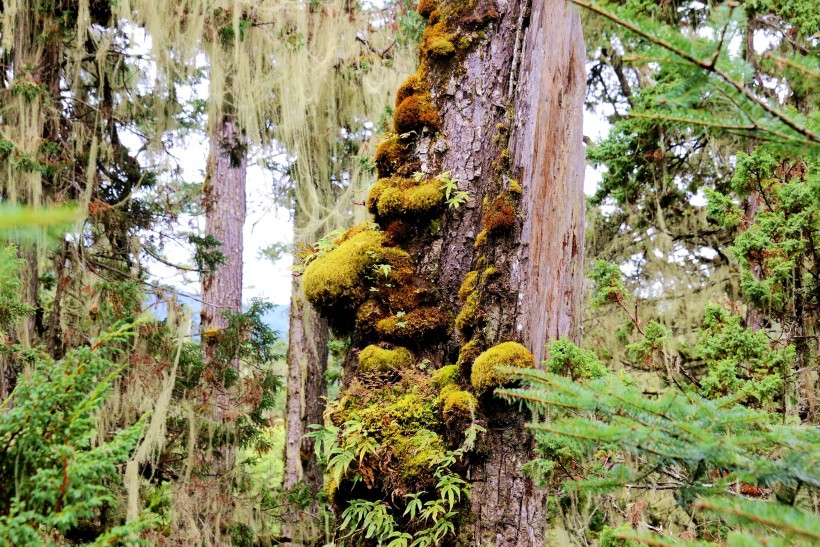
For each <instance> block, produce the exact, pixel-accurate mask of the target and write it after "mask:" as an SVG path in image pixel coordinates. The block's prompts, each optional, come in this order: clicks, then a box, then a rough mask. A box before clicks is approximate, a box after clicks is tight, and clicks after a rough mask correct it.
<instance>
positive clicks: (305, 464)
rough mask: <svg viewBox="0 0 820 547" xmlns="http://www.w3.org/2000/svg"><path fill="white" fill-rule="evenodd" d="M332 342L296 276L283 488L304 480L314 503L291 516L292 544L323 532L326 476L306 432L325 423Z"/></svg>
mask: <svg viewBox="0 0 820 547" xmlns="http://www.w3.org/2000/svg"><path fill="white" fill-rule="evenodd" d="M327 342H328V325H327V321H326V320H324V319H323V318H322V317H321V316H320V315H319V314H318V313H317V312H316V311H315V310H314V309H313V308H311V307H310V305H309V304H308V303H307V302H306V301H305V299H304V295H303V294H302V286H301V280H300V279H299V278H294V280H293V289H292V292H291V301H290V320H289V327H288V359H287V360H288V380H287V402H286V409H285V420H286V422H285V426H286V433H285V434H286V439H285V461H284V479H283V487H284V489H285V490H289V489H292V488H294V487H295V486H297V485H298V484H299V483H300V482H302V481H304V484H305V486H306V487H308V488H309V489H310V499H311V500H314V503H312V504H311V507H310V508H309V511H310V513H311V514H310V515H309V516H308V515H306V514H305V513H303V512H302V513H298V514H297V513H292V514H291V515H290V516H289V517H288V518H287V519H286V520H287V522H286V530H285V536H286V537H289V538H291V543H292V544H293V545H308V544H311V543H312V542H314V540H315V539H316V538H317V537H318V536H319V535H320V534H321V532H320V529H319V523H318V506H317V504H316V503H315V500H316V497H317V495H318V493H319V492H320V491H321V490H322V485H323V475H322V470H321V469H320V468H319V466H318V463H317V460H316V457H315V456H314V442H313V439H310V438H304V435H305V434H306V433H308V432H309V431H310V429H309V428H310V425H312V424H322V423H323V418H322V413H323V411H324V407H325V405H324V403H323V401H324V399H323V397H325V396H326V395H327V384H326V382H325V372H326V370H327V351H328V350H327ZM304 517H307V518H304Z"/></svg>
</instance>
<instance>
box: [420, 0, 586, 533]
mask: <svg viewBox="0 0 820 547" xmlns="http://www.w3.org/2000/svg"><path fill="white" fill-rule="evenodd" d="M497 9H498V11H499V19H498V22H497V26H496V28H495V29H493V31H492V32H491V33H488V34H490V38H489V40H487V41H486V42H484V43H483V44H481V45H480V46H479V47H478V48H476V49H475V50H473V51H472V52H471V53H470V54H469V55H468V56H467V57H466V58H465V60H464V61H463V62H462V64H461V67H460V68H461V69H462V70H458V69H457V70H455V71H454V73H455V74H459V75H460V76H459V77H457V78H456V77H453V78H451V79H450V80H449V81H447V82H443V83H442V85H441V86H440V87H438V88H436V87H433V90H432V93H433V95H434V96H436V95H438V96H439V97H440V98H441V99H442V101H443V104H442V106H441V107H440V110H441V111H442V114H443V124H442V133H443V135H444V136H445V138H446V139H447V145H448V148H447V151H446V152H445V153H444V155H443V157H442V160H441V168H440V169H438V171H450V172H451V173H452V174H453V176H454V177H455V178H457V179H458V180H459V181H461V182H463V183H465V187H466V188H465V189H468V191H469V192H470V194H471V195H472V196H473V197H474V200H475V201H474V203H476V204H481V203H482V202H483V201H484V198H485V197H487V198H489V201H491V200H492V199H493V198H494V197H495V196H496V195H497V194H498V192H497V190H496V189H495V188H494V187H495V186H496V181H497V180H498V179H497V178H496V177H498V168H497V167H498V166H497V165H495V166H494V162H495V163H496V164H497V163H498V162H499V161H500V160H499V158H501V157H502V156H503V155H505V153H506V154H508V155H509V157H510V166H509V169H508V172H507V173H501V177H500V178H501V179H502V181H503V183H502V184H504V185H509V181H510V180H517V181H518V182H519V183H520V185H521V187H522V190H523V192H522V194H521V198H520V201H519V211H518V214H519V219H518V220H519V225H518V227H517V228H516V230H515V231H514V232H513V233H512V234H511V235H509V236H507V237H506V238H503V239H499V240H496V241H492V242H490V243H488V244H486V245H485V246H483V247H480V248H479V249H478V251H475V250H474V245H473V242H474V239H475V236H476V235H477V234H478V233H480V231H481V230H482V213H485V214H486V208H487V207H486V206H485V207H475V208H473V209H472V210H469V212H467V213H465V214H463V215H461V216H459V215H458V214H455V215H451V214H448V215H447V219H446V228H445V230H446V235H445V236H444V238H443V241H442V253H441V256H440V257H434V256H428V257H426V258H423V259H422V261H423V262H425V263H429V264H432V263H436V262H438V263H439V264H440V265H441V268H440V273H439V276H438V281H439V284H440V286H441V287H442V292H443V293H444V294H445V295H450V302H449V304H450V306H452V309H457V306H456V304H455V295H456V294H457V293H458V288H459V285H460V284H461V282H462V280H463V279H464V277H465V275H466V273H467V272H468V271H471V270H477V269H479V268H478V261H479V259H480V258H482V257H483V259H484V260H483V262H484V263H485V264H486V265H487V266H494V267H495V268H496V269H497V270H498V271H500V272H502V277H501V278H500V279H499V280H497V281H495V282H493V283H491V284H489V285H488V286H487V287H486V290H482V291H480V293H479V308H480V309H482V310H483V312H484V314H485V315H486V318H485V321H484V323H485V327H484V334H485V339H486V340H485V341H486V345H487V346H493V345H495V344H497V343H499V342H503V341H507V340H516V341H519V342H521V343H522V344H523V345H525V346H526V347H527V348H528V349H529V350H530V351H532V353H533V354H534V356H535V359H536V363H541V362H542V360H543V359H545V358H546V357H547V350H546V344H547V343H548V341H549V340H552V339H556V338H559V337H561V336H567V337H569V338H570V339H572V340H574V341H577V340H578V338H579V334H580V332H579V328H580V311H581V300H582V295H583V290H582V287H583V241H584V234H583V230H584V198H583V177H584V165H585V164H584V150H583V144H582V141H583V134H582V117H583V100H584V95H585V85H586V84H585V72H584V71H585V69H584V61H585V52H584V45H583V37H582V32H581V24H580V18H579V17H578V15H577V14H576V13H575V12H573V11H572V10H571V9H570V8H569V7H568V6H567V4H566V3H565V2H564V1H563V0H534V1H533V2H532V5H531V6H528V5H527V4H525V3H516V2H509V3H506V4H504V3H498V4H497ZM510 114H511V116H510ZM509 117H511V118H512V126H511V127H510V128H509V131H510V136H509V141H508V148H507V150H508V152H505V150H504V149H503V139H501V140H500V141H499V143H498V144H496V145H494V144H493V142H492V140H493V139H492V137H493V134H494V133H496V132H497V131H498V130H497V129H496V128H497V127H499V125H498V124H501V126H504V125H506V124H508V121H507V120H508V118H509ZM501 161H503V160H501ZM460 187H461V184H460ZM467 372H468V371H464V373H465V374H466V373H467ZM484 404H488V405H489V407H488V408H487V409H486V411H485V414H486V416H487V429H488V433H487V435H486V437H485V439H484V443H483V444H484V446H483V452H484V454H483V455H482V456H480V457H478V458H476V459H475V460H474V461H473V462H472V465H471V469H470V476H471V484H472V487H471V497H470V499H471V514H472V517H473V520H472V523H471V524H470V526H469V531H468V532H467V536H468V537H469V538H470V540H469V544H473V545H490V544H492V545H496V546H502V545H543V543H544V524H545V517H546V508H545V506H544V503H543V502H544V498H543V493H541V492H539V491H538V490H537V489H536V488H535V486H534V485H533V484H532V482H531V481H530V480H529V479H528V478H526V477H524V475H523V473H522V472H521V466H522V465H523V464H524V463H526V462H527V461H529V460H530V459H531V458H532V447H531V443H530V441H529V440H528V437H527V435H526V433H524V431H523V422H524V416H523V415H522V414H521V413H520V412H518V410H517V409H513V408H509V407H507V406H506V405H503V404H497V403H493V402H488V401H485V402H484ZM480 452H481V451H480Z"/></svg>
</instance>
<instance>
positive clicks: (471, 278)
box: [458, 271, 478, 302]
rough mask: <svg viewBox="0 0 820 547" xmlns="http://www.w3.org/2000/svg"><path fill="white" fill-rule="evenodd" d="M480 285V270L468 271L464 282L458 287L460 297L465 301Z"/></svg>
mask: <svg viewBox="0 0 820 547" xmlns="http://www.w3.org/2000/svg"><path fill="white" fill-rule="evenodd" d="M477 286H478V272H476V271H473V272H467V275H465V276H464V282H463V283H462V284H461V287H460V288H459V289H458V299H459V300H461V301H462V302H464V301H465V300H467V297H468V296H470V293H471V292H473V291H474V290H476V287H477Z"/></svg>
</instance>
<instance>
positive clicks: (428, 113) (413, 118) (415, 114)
mask: <svg viewBox="0 0 820 547" xmlns="http://www.w3.org/2000/svg"><path fill="white" fill-rule="evenodd" d="M393 125H394V126H395V129H396V133H398V134H399V135H404V134H405V133H410V132H413V131H416V132H418V131H421V130H422V129H423V128H425V127H429V128H431V129H437V128H438V125H439V117H438V111H437V110H436V107H435V106H433V102H432V99H431V98H430V95H429V93H417V94H415V95H410V96H409V97H407V98H405V99H403V100H402V101H401V103H399V106H398V107H396V113H395V114H394V115H393Z"/></svg>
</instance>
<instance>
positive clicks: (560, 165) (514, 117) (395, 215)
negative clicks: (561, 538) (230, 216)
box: [305, 0, 584, 545]
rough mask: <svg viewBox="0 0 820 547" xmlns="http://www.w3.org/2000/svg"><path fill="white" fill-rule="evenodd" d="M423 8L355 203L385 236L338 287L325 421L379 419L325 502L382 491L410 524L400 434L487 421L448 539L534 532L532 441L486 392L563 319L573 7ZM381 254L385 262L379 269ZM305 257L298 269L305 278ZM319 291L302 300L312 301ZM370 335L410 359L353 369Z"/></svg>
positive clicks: (578, 81) (462, 464)
mask: <svg viewBox="0 0 820 547" xmlns="http://www.w3.org/2000/svg"><path fill="white" fill-rule="evenodd" d="M434 4H435V5H434ZM422 11H423V12H424V13H426V14H428V17H429V19H430V26H428V28H427V30H426V31H425V33H424V37H423V39H422V43H421V50H420V60H421V63H420V67H419V70H418V72H417V73H416V74H415V75H413V76H411V77H410V78H408V79H407V80H406V81H405V83H404V84H403V85H402V86H401V88H400V89H399V91H398V96H397V103H398V108H397V110H396V116H395V131H396V134H395V135H394V136H388V138H387V140H386V141H385V144H384V145H383V146H382V147H381V148H380V150H379V152H378V155H377V159H376V160H377V166H378V169H379V176H380V177H382V178H383V180H382V181H380V182H379V183H378V184H377V185H376V186H374V188H373V190H372V191H371V195H370V199H369V202H368V205H369V208H370V210H371V212H373V213H374V215H375V219H376V221H377V222H378V223H379V227H380V229H381V230H382V231H383V233H384V240H383V241H382V242H381V246H380V248H378V249H371V250H372V251H373V253H374V254H367V252H366V251H365V254H366V255H367V256H369V257H370V258H371V259H372V260H371V262H370V263H369V264H368V265H367V266H365V267H364V268H357V271H360V272H361V275H358V276H357V277H356V279H357V284H356V285H355V287H356V288H357V290H356V291H353V292H356V295H357V297H360V296H361V295H365V299H364V300H362V299H361V298H357V302H356V305H355V306H354V308H355V309H354V310H353V311H354V313H350V312H349V310H348V308H350V304H351V300H350V299H344V298H343V299H340V301H339V303H340V305H341V307H342V308H343V309H345V313H343V314H341V316H340V315H339V314H335V316H336V318H335V320H334V325H336V327H337V328H340V329H342V330H345V331H346V332H349V333H350V334H351V342H352V350H351V353H350V355H349V357H348V359H347V361H346V363H345V369H346V370H345V390H344V392H343V394H342V399H341V403H340V405H339V407H338V408H337V409H336V411H335V412H334V413H333V415H332V419H333V421H334V422H335V423H336V425H337V426H339V427H340V430H341V432H340V435H341V436H342V437H344V436H345V429H346V428H348V427H351V426H350V424H351V423H352V422H351V420H353V421H355V423H356V424H357V425H356V427H360V426H361V422H360V421H359V420H360V419H361V418H362V416H372V415H374V414H375V415H379V416H381V422H379V425H380V427H375V426H374V427H373V428H372V430H371V429H367V431H368V432H369V433H368V435H369V438H371V439H375V442H376V446H377V448H375V449H374V450H373V451H372V452H369V453H368V454H367V455H366V457H364V458H363V459H362V460H361V462H360V464H359V466H358V469H356V470H352V469H349V470H348V472H347V474H346V475H345V477H344V478H343V479H342V482H341V484H337V485H335V486H337V487H338V488H334V490H333V494H334V502H335V504H336V507H337V509H339V510H344V509H345V508H346V507H347V506H348V504H349V503H350V502H351V501H352V500H354V499H356V498H364V499H367V500H385V499H387V500H390V501H389V502H387V503H388V505H389V506H390V510H391V514H393V515H394V516H395V518H396V521H397V525H399V526H400V527H402V529H404V530H407V531H409V532H411V533H418V529H419V527H420V526H421V524H419V523H417V522H414V521H413V520H412V519H409V518H406V517H405V516H403V512H404V504H405V503H407V502H406V500H405V498H404V497H403V496H404V495H405V494H410V493H413V492H419V491H421V490H424V489H425V488H423V486H424V484H420V483H419V482H418V480H417V479H416V478H414V477H415V476H414V475H413V474H412V473H409V474H408V472H406V471H407V470H408V469H410V468H413V465H415V464H418V451H419V450H421V447H418V446H417V447H415V449H416V451H411V452H408V451H407V450H406V447H404V446H403V445H401V443H400V442H399V439H402V438H405V439H406V438H414V439H415V438H417V437H418V435H419V432H420V431H422V430H423V431H428V432H432V435H433V436H432V437H430V436H427V437H426V438H427V440H428V443H427V445H425V446H426V448H427V449H428V450H427V452H428V456H429V452H430V451H432V452H436V451H439V452H440V451H442V450H448V449H449V450H452V449H455V448H456V447H458V446H459V444H460V442H461V441H462V439H463V434H464V432H465V430H466V429H467V427H468V426H469V425H470V424H471V423H472V424H480V425H482V426H483V427H485V428H486V429H487V431H486V433H485V434H483V435H482V436H481V437H480V439H479V442H478V444H477V445H476V447H475V448H474V450H472V451H469V452H464V451H462V452H459V454H458V457H457V458H456V461H455V463H453V464H452V465H451V467H450V469H451V471H453V472H456V473H458V474H460V475H461V476H462V477H469V478H470V482H471V500H470V502H469V506H466V505H463V506H462V510H461V514H460V517H459V520H458V540H457V541H458V542H459V543H461V544H466V545H489V544H494V545H541V544H543V537H544V534H543V526H544V522H545V520H544V519H545V515H546V511H545V507H544V506H543V495H542V494H541V493H539V492H538V491H537V490H536V488H535V487H534V485H533V484H532V482H531V481H530V480H529V479H527V478H526V477H524V475H523V472H522V469H521V467H522V465H523V464H524V463H525V462H526V461H527V460H528V459H529V457H530V449H531V446H530V441H529V440H528V437H527V435H526V434H525V432H524V431H523V422H524V416H522V415H521V414H520V413H519V411H518V409H514V408H510V407H508V406H507V405H505V404H503V403H501V402H500V401H498V400H497V399H494V398H493V396H492V391H493V388H494V387H496V385H500V384H503V383H504V382H505V381H506V377H505V376H503V375H502V374H498V373H496V371H495V366H496V365H499V364H517V365H530V366H531V365H533V364H534V363H538V362H540V361H541V360H542V359H543V358H544V357H545V349H544V348H545V343H546V341H547V340H548V339H550V338H556V337H558V336H561V335H567V336H569V337H571V338H577V335H578V332H577V330H578V311H579V310H578V304H579V300H580V293H581V290H580V288H581V265H582V249H583V232H582V230H583V194H582V182H583V169H584V160H583V147H582V136H581V115H582V101H583V97H584V73H583V62H584V52H583V44H582V40H581V33H580V22H579V20H578V18H577V16H576V15H574V14H573V13H571V12H570V11H569V10H568V8H567V6H566V5H565V4H564V3H563V2H558V1H553V0H549V1H537V0H536V1H535V2H533V3H532V4H531V5H530V4H526V3H506V4H500V3H499V4H496V3H494V2H492V1H475V2H461V1H451V2H439V3H435V2H425V5H424V6H423V9H422ZM445 42H446V43H445ZM414 173H416V174H415V176H413V175H414ZM390 177H393V178H390ZM408 177H410V178H408ZM435 184H438V185H439V189H440V190H443V191H444V193H445V196H444V197H443V199H444V200H445V201H446V200H447V199H449V198H450V197H451V196H452V195H454V192H455V191H456V190H457V191H459V192H465V191H466V192H467V193H468V194H469V196H470V198H471V199H470V201H469V202H467V203H464V202H463V200H462V201H460V202H456V203H453V202H450V203H446V202H442V203H441V205H440V206H439V208H433V207H427V206H425V207H423V208H418V209H416V208H415V207H414V206H413V200H412V199H411V197H410V194H411V192H414V191H417V190H416V189H418V188H420V187H423V186H424V185H429V186H432V185H435ZM448 186H449V187H450V188H449V190H448ZM388 190H390V192H388ZM461 195H462V197H463V194H461ZM456 205H458V206H457V207H456ZM356 237H361V236H356ZM373 237H374V236H373ZM348 241H352V239H348ZM348 247H349V245H348ZM391 249H392V251H391ZM334 253H336V254H335V255H334ZM360 254H361V252H360V251H353V250H352V249H348V248H346V244H345V243H344V242H341V241H340V244H339V246H338V248H337V249H336V250H335V251H331V252H330V253H329V254H328V256H327V257H326V258H324V259H320V260H323V261H324V262H325V267H326V266H327V265H328V264H330V263H331V262H339V261H341V262H345V261H347V260H348V258H349V259H350V263H351V264H354V263H358V257H359V256H360ZM330 255H334V256H330ZM345 255H346V256H345ZM317 262H318V260H317ZM379 264H386V265H387V266H388V268H387V270H388V271H390V272H394V273H395V277H393V274H391V275H390V276H388V277H387V279H382V278H381V277H380V276H379V273H378V272H379V269H378V265H379ZM368 266H369V269H368ZM319 269H320V266H318V265H317V266H315V267H314V270H316V271H318V270H319ZM342 270H349V268H340V269H338V270H337V271H340V272H341V271H342ZM310 273H314V272H306V276H305V277H306V279H305V283H312V282H314V281H315V280H309V279H308V277H309V275H308V274H310ZM325 280H326V281H327V278H325ZM341 281H344V282H345V283H344V285H345V286H346V287H347V286H351V285H350V284H349V283H347V281H348V280H346V279H344V280H341V279H340V283H341ZM341 285H342V284H340V285H339V286H337V287H329V288H328V289H329V290H327V291H325V293H327V294H330V292H331V290H330V289H332V290H336V289H341V288H343V287H342V286H341ZM342 293H344V294H351V290H344V291H342ZM322 300H323V299H319V298H317V299H316V302H315V303H316V304H318V305H319V306H320V307H323V308H325V309H326V310H327V303H326V302H323V301H322ZM330 315H331V317H333V315H334V314H333V313H331V314H330ZM343 317H347V320H346V321H343V320H341V319H342V318H343ZM353 318H355V319H353ZM374 346H375V347H378V348H379V349H380V350H382V351H385V352H387V351H390V352H400V349H399V348H407V349H409V350H411V351H412V352H413V354H414V356H415V360H413V362H411V363H407V362H405V360H404V359H397V360H396V361H395V365H396V366H391V367H379V370H378V371H376V370H374V367H369V366H366V367H362V366H361V363H362V359H361V355H362V354H364V355H365V362H366V361H368V358H369V357H370V356H371V355H370V354H371V353H373V352H374V350H373V349H371V348H373V347H374ZM487 350H490V351H487ZM482 352H483V353H482ZM477 359H478V360H479V362H480V367H479V370H476V371H475V374H474V371H473V362H474V361H476V360H477ZM524 361H526V363H525V362H524ZM453 364H457V366H455V367H453V366H452V365H453ZM385 368H387V369H389V370H387V371H385V370H383V369H385ZM436 369H438V370H440V372H438V373H435V374H433V371H435V370H436ZM471 376H472V377H474V379H475V380H476V383H474V384H473V385H471V382H470V379H471ZM396 398H398V399H399V400H405V399H406V398H410V399H412V400H413V401H414V403H413V405H411V406H412V408H413V409H424V411H423V412H421V413H420V414H417V413H416V412H415V410H413V411H412V412H410V416H414V417H415V418H414V419H408V416H407V415H406V413H407V412H408V411H409V410H410V407H407V405H406V404H405V405H404V406H403V407H402V408H403V409H402V410H401V411H399V409H398V408H397V407H396V404H397V403H396ZM371 425H374V424H371ZM365 427H366V428H367V427H369V426H365ZM385 431H389V433H386V432H385ZM431 439H432V440H431ZM410 454H414V456H413V458H412V461H413V462H415V463H414V464H411V461H410V460H408V459H407V458H409V457H410V456H409V455H410ZM431 461H432V460H431ZM429 463H430V462H428V465H429ZM403 469H404V470H405V471H402V470H403ZM376 470H377V471H376ZM355 477H358V478H359V479H360V480H359V481H358V482H356V481H354V478H355ZM427 486H428V487H427V488H426V490H427V492H428V494H427V495H428V496H429V495H430V492H431V488H429V485H427ZM432 492H433V493H434V492H435V489H434V488H433V489H432ZM397 494H401V495H397ZM455 541H456V539H455V538H452V537H451V538H450V539H449V540H448V542H455ZM446 543H447V542H446Z"/></svg>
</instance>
